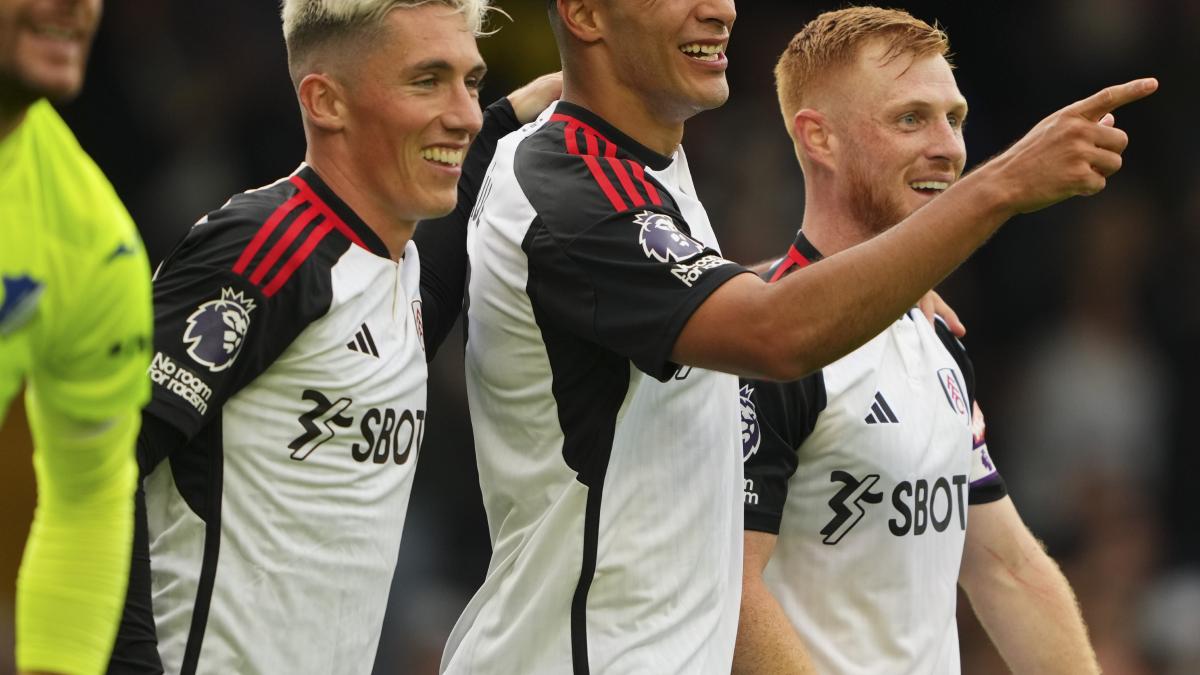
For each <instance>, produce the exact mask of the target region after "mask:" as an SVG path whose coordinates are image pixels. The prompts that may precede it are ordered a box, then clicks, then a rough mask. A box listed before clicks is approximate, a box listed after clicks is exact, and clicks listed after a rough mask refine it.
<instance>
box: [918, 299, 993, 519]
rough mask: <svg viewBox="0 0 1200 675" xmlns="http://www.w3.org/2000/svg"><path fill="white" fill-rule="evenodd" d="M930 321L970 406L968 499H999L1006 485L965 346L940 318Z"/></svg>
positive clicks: (973, 368)
mask: <svg viewBox="0 0 1200 675" xmlns="http://www.w3.org/2000/svg"><path fill="white" fill-rule="evenodd" d="M933 325H934V329H935V330H936V332H937V336H938V337H939V338H941V340H942V344H943V345H944V346H945V347H946V351H948V352H950V355H951V356H953V357H954V361H955V362H956V363H957V364H958V368H959V370H961V371H962V374H963V379H965V380H966V383H965V384H966V389H967V400H968V402H969V403H970V406H971V439H972V440H971V475H970V484H969V486H968V492H967V503H969V504H971V505H975V504H986V503H988V502H994V501H998V500H1000V499H1003V498H1004V496H1005V495H1007V494H1008V486H1007V485H1006V484H1005V482H1004V477H1003V476H1001V475H1000V470H999V469H997V468H996V462H995V460H994V459H992V456H991V453H990V452H989V450H988V445H987V424H986V423H985V422H984V418H983V409H982V408H981V407H980V406H979V401H978V400H977V399H976V397H975V366H974V365H972V363H971V358H970V357H969V356H967V348H966V347H964V346H963V343H962V342H961V341H960V340H959V339H958V338H957V337H955V335H954V333H952V332H950V328H949V327H947V326H946V324H945V323H943V322H942V320H941V319H937V320H936V321H934V324H933Z"/></svg>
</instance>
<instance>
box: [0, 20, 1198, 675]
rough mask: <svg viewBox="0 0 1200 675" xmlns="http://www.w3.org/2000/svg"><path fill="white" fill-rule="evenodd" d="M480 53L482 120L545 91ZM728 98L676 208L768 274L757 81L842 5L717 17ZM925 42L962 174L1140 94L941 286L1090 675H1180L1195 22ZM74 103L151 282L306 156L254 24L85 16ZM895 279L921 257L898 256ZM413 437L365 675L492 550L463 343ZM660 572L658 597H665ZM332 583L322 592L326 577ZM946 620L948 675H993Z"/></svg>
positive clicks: (499, 43)
mask: <svg viewBox="0 0 1200 675" xmlns="http://www.w3.org/2000/svg"><path fill="white" fill-rule="evenodd" d="M497 4H499V5H500V6H501V7H503V8H504V9H505V10H507V11H508V12H509V13H510V14H511V15H512V17H513V21H512V22H511V23H510V22H508V21H505V20H502V19H501V20H498V21H497V22H496V24H495V25H496V26H499V27H501V30H500V32H499V33H498V34H497V35H495V36H494V37H490V38H487V39H484V40H482V41H481V43H480V47H481V50H482V51H483V53H484V56H485V57H486V59H487V61H488V63H489V65H490V68H491V72H490V74H489V76H488V84H487V87H486V90H485V93H484V99H485V102H490V101H492V100H494V99H495V98H497V97H499V96H501V95H503V94H504V93H506V92H507V91H509V90H511V89H512V88H514V87H515V86H518V85H519V84H521V83H523V82H524V81H526V80H528V79H530V78H532V77H534V76H536V75H538V74H540V73H542V72H546V71H550V70H556V69H557V56H556V52H555V49H554V46H553V42H552V40H551V38H550V35H549V30H548V28H547V25H546V21H545V17H544V15H543V10H542V7H543V3H542V2H541V0H499V1H498V3H497ZM739 5H740V6H739V8H738V9H739V10H740V16H739V18H738V23H737V29H736V31H735V33H734V39H733V42H732V46H731V51H730V56H731V67H730V71H729V80H730V83H731V87H732V90H733V95H732V98H731V101H730V103H729V104H727V105H726V106H725V107H724V108H722V109H720V110H717V111H712V112H708V113H705V114H702V115H700V116H699V117H698V118H696V119H695V120H693V121H692V122H690V123H689V124H688V127H687V135H686V137H685V139H684V145H685V147H686V148H687V150H688V152H689V157H690V159H691V162H692V166H693V172H694V174H695V176H696V179H697V187H698V189H699V190H700V194H701V196H702V198H703V199H704V200H705V203H706V204H707V205H708V209H709V213H710V216H711V217H712V221H713V223H714V224H715V226H716V228H717V231H718V234H719V236H720V237H721V241H722V242H723V247H724V251H725V253H726V254H727V255H728V256H729V257H731V258H732V259H734V260H738V261H742V262H747V263H751V262H757V261H761V260H764V259H767V258H770V257H774V256H776V255H779V254H780V253H781V252H782V251H783V250H784V248H785V247H786V246H787V244H788V243H789V242H790V240H791V238H792V236H793V233H794V230H795V228H796V227H797V226H798V223H799V214H800V212H801V209H802V207H803V195H802V194H801V178H800V173H799V169H798V168H797V166H796V164H795V161H794V159H793V156H792V149H791V146H790V144H789V142H788V138H787V136H786V135H785V133H784V130H783V128H782V124H781V122H780V119H779V115H778V112H777V110H776V107H775V101H774V91H773V85H772V81H771V77H770V72H771V67H772V65H773V63H774V59H775V57H776V56H777V55H778V54H779V53H780V52H781V51H782V49H783V47H784V46H785V45H786V43H787V41H788V39H789V38H790V36H791V35H792V34H793V33H794V32H795V31H796V30H797V29H798V28H799V26H800V25H801V24H802V23H803V22H804V21H806V20H808V19H809V18H811V17H813V16H815V15H816V14H817V13H818V12H819V11H822V10H825V9H832V8H836V7H838V6H841V5H840V4H835V3H818V2H801V1H797V2H767V1H766V0H742V2H741V3H739ZM906 8H907V9H909V10H910V11H912V12H913V13H914V14H915V15H917V16H919V17H921V18H923V19H926V20H930V21H932V20H934V19H936V20H938V21H939V22H940V23H941V24H942V25H943V26H944V27H945V28H946V29H947V30H948V31H949V33H950V37H951V43H952V47H953V50H954V53H955V62H956V64H957V67H958V78H959V86H960V88H961V89H962V91H963V92H964V94H965V95H966V97H967V99H968V101H969V102H970V104H971V110H972V112H971V116H970V121H969V124H968V126H967V131H966V134H967V147H968V149H969V152H970V155H971V164H974V163H976V162H978V161H979V160H982V159H985V158H987V157H989V156H991V155H993V154H995V153H997V152H998V151H1000V150H1001V149H1003V147H1004V146H1005V145H1006V144H1008V143H1009V142H1011V141H1012V140H1014V139H1015V138H1016V137H1017V136H1018V135H1019V134H1020V133H1022V132H1023V131H1024V130H1025V129H1027V128H1028V127H1029V126H1030V125H1032V124H1033V123H1035V122H1036V121H1037V120H1039V119H1040V118H1041V117H1042V116H1044V115H1045V114H1047V113H1049V112H1051V111H1052V110H1054V109H1056V108H1058V107H1060V106H1062V105H1065V104H1066V103H1069V102H1071V101H1073V100H1075V99H1077V98H1080V97H1083V96H1085V95H1087V94H1090V93H1091V92H1092V91H1093V90H1095V89H1096V88H1098V87H1100V86H1103V85H1107V84H1110V83H1115V82H1118V81H1124V80H1127V79H1131V78H1133V77H1137V76H1144V75H1154V76H1157V77H1159V78H1160V80H1161V82H1162V86H1161V90H1160V92H1159V93H1158V94H1156V95H1155V96H1154V97H1153V98H1151V99H1150V100H1149V101H1146V102H1143V103H1140V104H1137V105H1135V106H1134V107H1132V108H1130V109H1127V110H1121V111H1118V113H1117V119H1118V122H1119V124H1120V125H1121V126H1122V127H1124V128H1125V129H1127V130H1128V131H1129V132H1130V134H1131V137H1132V139H1133V141H1132V145H1131V147H1130V149H1129V151H1128V152H1127V153H1126V164H1125V166H1126V168H1125V169H1124V170H1123V171H1122V173H1121V174H1120V175H1119V176H1118V177H1117V178H1116V179H1115V180H1114V181H1112V182H1111V183H1110V188H1109V189H1108V190H1107V191H1106V192H1105V193H1103V195H1101V196H1098V197H1095V198H1091V199H1087V200H1075V201H1072V202H1069V203H1066V204H1062V205H1059V206H1056V207H1054V208H1051V209H1049V210H1047V211H1045V212H1043V213H1041V214H1038V215H1036V216H1026V217H1020V218H1017V219H1016V222H1014V223H1012V224H1011V225H1009V226H1008V227H1006V228H1005V229H1004V230H1003V231H1001V232H1000V234H998V235H997V236H996V237H995V239H994V241H993V242H991V243H990V244H989V245H988V246H987V247H986V248H985V249H984V250H983V251H981V252H980V253H979V254H977V255H976V256H975V257H974V258H973V259H972V260H971V261H969V262H968V263H967V264H966V265H965V266H963V268H962V269H960V270H959V271H958V272H957V273H956V274H955V275H954V276H953V277H951V278H950V279H949V280H948V281H947V282H946V283H945V284H944V285H943V287H942V288H941V289H940V290H942V291H943V293H944V295H945V296H946V297H947V298H948V299H949V300H950V301H951V303H952V304H953V305H954V307H955V308H956V309H957V310H958V312H959V313H960V314H961V315H962V317H963V318H964V319H965V321H966V322H967V324H968V326H969V328H970V334H969V336H968V340H967V345H968V348H969V349H970V351H971V354H972V356H973V358H974V360H975V363H976V369H977V371H978V373H979V382H980V390H981V393H980V400H981V401H982V403H983V404H984V406H985V410H986V411H987V412H988V416H989V421H990V424H989V427H990V428H989V432H990V433H989V435H990V448H991V450H992V453H993V455H994V456H995V457H996V459H997V461H998V463H999V466H1000V468H1001V470H1002V472H1003V473H1004V475H1005V476H1006V478H1007V480H1008V483H1009V487H1010V491H1011V493H1012V495H1013V497H1014V499H1015V500H1016V502H1017V506H1018V508H1019V509H1020V510H1021V512H1022V514H1023V515H1024V516H1025V518H1026V520H1027V521H1029V522H1030V523H1031V525H1032V527H1033V528H1034V531H1035V533H1036V534H1037V535H1038V536H1039V537H1041V538H1042V539H1043V540H1044V541H1045V542H1046V544H1047V545H1048V546H1049V548H1050V550H1051V552H1052V553H1053V554H1054V555H1055V557H1056V558H1058V560H1059V561H1060V562H1061V564H1062V565H1063V567H1064V568H1065V570H1066V572H1067V574H1068V576H1069V577H1070V578H1071V581H1072V583H1073V584H1074V587H1075V589H1076V592H1077V593H1078V595H1079V599H1080V602H1081V604H1082V606H1083V612H1084V615H1085V617H1086V619H1087V621H1088V624H1089V627H1090V630H1091V635H1092V638H1093V641H1094V643H1095V645H1096V647H1097V650H1098V651H1099V653H1100V657H1101V661H1102V663H1103V664H1104V666H1105V671H1106V672H1107V673H1110V674H1114V675H1125V674H1138V675H1140V674H1143V673H1167V674H1170V675H1179V674H1183V673H1200V537H1198V536H1197V533H1198V532H1200V507H1198V506H1197V504H1196V500H1195V497H1194V487H1193V481H1194V480H1195V477H1196V476H1200V452H1198V450H1200V448H1198V447H1197V444H1196V440H1195V435H1194V433H1193V427H1194V425H1195V420H1193V419H1192V415H1195V414H1197V412H1196V411H1197V409H1198V408H1197V406H1198V404H1200V396H1197V395H1196V394H1195V393H1194V391H1193V387H1194V383H1195V382H1196V380H1197V379H1198V378H1200V354H1198V350H1197V347H1200V266H1197V264H1196V262H1195V261H1196V260H1197V259H1198V256H1197V254H1198V253H1200V162H1197V161H1196V157H1197V155H1198V154H1200V133H1198V132H1197V122H1196V121H1195V111H1196V109H1197V107H1198V104H1200V81H1198V76H1197V73H1200V50H1197V48H1196V43H1197V40H1198V38H1200V2H1196V0H1058V1H1055V2H1045V3H1036V4H1034V3H1027V4H1026V3H1021V4H1020V5H1014V4H1012V3H986V4H985V3H907V5H906ZM106 12H107V14H106V16H105V17H104V21H103V23H102V26H101V31H100V34H99V36H98V38H97V42H96V46H95V51H94V54H93V57H92V64H91V67H90V70H89V76H88V82H87V86H86V88H85V90H84V93H83V95H82V96H81V97H80V99H79V100H78V101H76V102H74V103H72V104H71V105H69V106H66V107H65V108H64V110H63V112H64V115H65V117H66V118H67V120H68V122H69V123H70V124H71V126H72V127H73V128H74V129H75V131H76V133H77V134H78V136H79V139H80V141H81V142H82V144H83V146H84V147H85V148H86V149H87V150H88V151H89V152H90V153H91V154H92V155H93V157H94V158H95V159H96V161H97V162H98V163H99V164H100V166H101V167H102V168H103V169H104V171H105V172H107V174H108V175H109V177H110V178H111V180H112V182H113V183H114V184H115V185H116V188H117V190H118V192H119V193H120V194H121V196H122V197H123V198H124V200H125V202H126V204H127V205H128V206H129V209H130V210H131V211H132V213H133V215H134V218H135V220H136V221H137V222H138V224H139V226H140V228H141V231H142V234H143V237H144V238H145V241H146V244H147V247H148V248H149V251H150V257H151V260H152V261H153V262H155V263H157V262H158V261H159V260H161V259H162V258H163V257H164V256H165V255H166V254H167V253H168V252H169V250H170V249H171V247H172V246H173V245H174V243H175V242H176V241H177V240H178V239H179V238H180V237H181V236H182V235H183V233H184V232H185V231H186V230H187V228H188V227H189V226H190V225H191V224H192V223H193V222H194V221H195V220H197V219H198V218H199V217H200V216H201V215H203V214H204V213H205V212H206V211H207V210H208V209H211V208H215V207H217V206H219V205H220V204H221V203H222V202H224V200H225V199H226V198H227V196H228V195H230V194H231V193H234V192H238V191H241V190H244V189H247V188H249V187H252V186H259V185H264V184H267V183H269V182H271V181H273V180H274V179H276V178H278V177H279V176H282V175H285V174H287V173H289V172H291V171H292V170H293V169H294V168H295V166H296V165H297V164H298V163H299V162H300V160H301V159H302V157H303V150H304V145H303V143H304V139H303V135H302V133H301V128H300V122H299V115H298V111H297V106H296V104H295V100H294V97H293V93H292V90H291V85H290V83H289V81H288V77H287V72H286V65H285V57H284V49H283V41H282V37H281V34H280V28H279V22H278V18H277V9H276V6H275V3H274V2H269V1H265V0H255V1H253V2H232V1H229V0H224V1H219V2H179V1H173V2H161V1H159V0H123V1H121V2H112V1H110V2H108V3H107V7H106ZM911 254H912V255H914V256H919V255H921V252H920V251H912V252H911ZM431 372H432V382H431V384H430V403H429V408H430V416H429V428H428V432H427V433H426V435H425V446H424V450H423V452H422V457H421V461H420V469H419V471H418V473H417V481H416V488H415V491H414V493H413V498H412V504H411V510H410V514H409V518H408V526H407V527H408V530H407V532H406V533H405V535H404V544H403V546H402V548H401V555H400V565H399V569H398V570H397V573H396V578H395V583H394V584H393V588H392V593H391V610H390V613H389V618H388V620H387V623H386V625H385V626H384V631H383V638H382V640H381V643H380V658H379V662H378V664H377V667H376V672H378V673H434V672H436V665H437V662H438V659H439V656H440V652H441V646H442V644H443V642H444V639H445V636H446V634H447V632H448V630H449V628H450V626H451V625H452V623H453V621H454V619H455V618H456V617H457V615H458V612H459V610H460V609H461V607H462V606H463V605H464V604H465V602H466V601H467V599H468V598H469V597H470V594H471V592H472V591H473V590H474V588H475V587H476V585H477V584H478V583H479V581H480V580H481V579H482V576H483V573H484V570H485V568H486V564H487V560H488V553H489V545H488V538H487V527H486V522H485V520H484V516H483V510H482V506H481V503H480V499H479V496H478V486H477V478H476V475H475V472H474V460H473V449H472V441H471V435H470V431H469V426H468V424H467V420H468V417H467V412H466V402H465V396H464V394H463V390H462V385H461V380H462V367H461V333H457V334H456V335H455V336H454V337H452V338H451V339H450V341H449V343H448V344H447V345H446V346H445V347H444V348H443V349H442V351H441V353H440V354H439V356H438V359H437V362H436V363H435V365H434V367H433V368H432V371H431ZM0 447H2V448H3V451H2V452H0V472H2V475H3V476H4V489H3V490H0V525H2V535H0V537H2V541H3V546H2V547H0V552H2V557H0V578H2V579H3V584H0V673H2V672H4V671H5V669H9V670H11V668H12V656H11V650H12V625H11V622H12V596H13V583H12V580H13V578H14V576H15V570H16V566H17V563H18V560H19V557H20V552H21V548H22V545H23V542H24V537H25V533H26V531H27V528H28V520H29V512H30V508H31V505H32V503H33V489H32V487H31V485H32V479H31V477H30V474H31V470H30V467H29V454H30V451H29V444H28V439H27V430H26V428H25V427H24V424H23V411H22V410H21V409H20V408H19V407H18V408H16V409H14V410H13V411H11V413H10V414H9V416H8V420H7V422H6V423H5V427H4V429H3V435H2V436H0ZM669 573H670V572H669V570H664V574H669ZM331 582H332V583H337V581H336V580H331ZM966 607H967V606H966V604H965V600H963V601H960V608H961V611H960V612H959V614H960V623H961V624H962V644H963V663H964V672H966V673H993V672H1003V664H1002V663H1001V662H1000V661H999V660H998V658H997V657H996V656H995V654H994V652H993V651H992V649H991V647H990V646H989V644H988V642H987V639H986V636H984V635H983V633H982V631H981V630H980V629H979V627H978V626H977V625H976V624H975V622H974V621H973V619H972V618H971V612H970V610H969V609H967V608H966Z"/></svg>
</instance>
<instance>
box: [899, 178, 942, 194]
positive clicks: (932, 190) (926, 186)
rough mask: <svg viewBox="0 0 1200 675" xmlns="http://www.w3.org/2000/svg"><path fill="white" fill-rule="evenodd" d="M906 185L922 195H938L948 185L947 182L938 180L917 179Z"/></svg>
mask: <svg viewBox="0 0 1200 675" xmlns="http://www.w3.org/2000/svg"><path fill="white" fill-rule="evenodd" d="M908 186H909V187H910V188H912V189H914V190H916V191H917V192H919V193H921V194H923V195H929V196H931V197H932V196H934V195H940V194H941V193H942V192H943V191H945V189H946V188H948V187H950V184H949V183H945V182H942V181H940V180H918V181H913V182H912V183H909V184H908Z"/></svg>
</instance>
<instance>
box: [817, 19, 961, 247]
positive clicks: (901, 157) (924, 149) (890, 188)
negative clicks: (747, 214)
mask: <svg viewBox="0 0 1200 675" xmlns="http://www.w3.org/2000/svg"><path fill="white" fill-rule="evenodd" d="M885 51H886V49H885V46H884V45H883V43H881V42H878V41H875V42H871V43H868V44H867V45H865V46H864V48H863V49H862V50H861V52H860V54H859V57H858V59H857V60H856V61H855V62H854V63H853V64H852V65H849V66H847V67H846V72H845V73H843V74H841V76H840V77H836V79H837V84H833V85H832V86H834V87H837V88H838V89H840V90H841V91H840V92H838V94H840V95H837V96H836V99H837V103H836V104H834V105H835V106H836V107H837V109H838V110H837V115H836V116H832V117H836V118H837V119H838V122H837V123H836V126H835V135H837V136H838V137H839V139H838V141H839V142H838V143H837V146H836V149H835V151H834V158H835V164H836V166H837V182H838V193H839V195H840V196H841V198H842V199H845V200H847V201H848V202H849V206H850V210H851V213H853V214H854V216H855V217H856V219H857V220H858V222H859V224H860V225H862V226H864V227H865V228H866V230H867V231H869V232H872V233H878V232H882V231H883V230H886V229H887V228H889V227H891V226H892V225H895V224H896V223H898V222H900V221H901V220H903V219H904V218H906V217H908V216H909V215H910V214H911V213H912V212H913V211H916V210H917V209H919V208H920V207H922V206H924V205H925V204H927V203H929V201H930V200H931V199H933V198H934V197H936V196H937V195H938V194H941V192H942V191H944V190H945V189H946V188H947V187H949V186H950V185H951V184H952V183H954V181H956V180H958V178H959V176H961V175H962V171H963V166H964V164H965V163H966V159H967V153H966V145H965V143H964V142H963V122H964V121H965V120H966V116H967V102H966V100H965V99H964V98H963V96H962V94H961V93H960V92H959V90H958V84H957V83H956V82H955V80H954V73H953V71H952V70H951V68H950V64H949V63H947V61H946V59H945V58H943V57H942V56H940V55H936V54H934V55H929V56H917V57H913V56H912V55H910V54H902V55H900V56H898V57H897V58H894V59H892V60H891V61H890V62H885V60H884V58H883V57H884V54H885Z"/></svg>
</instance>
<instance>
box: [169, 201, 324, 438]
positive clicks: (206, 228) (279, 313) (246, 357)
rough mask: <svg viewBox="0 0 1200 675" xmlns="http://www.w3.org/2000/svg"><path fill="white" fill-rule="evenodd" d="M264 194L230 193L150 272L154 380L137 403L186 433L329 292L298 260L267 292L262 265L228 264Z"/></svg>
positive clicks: (260, 214)
mask: <svg viewBox="0 0 1200 675" xmlns="http://www.w3.org/2000/svg"><path fill="white" fill-rule="evenodd" d="M263 199H265V198H264V197H262V196H256V195H254V194H253V193H251V194H248V195H239V196H238V197H235V198H234V199H233V200H232V201H231V202H230V203H229V204H227V205H226V206H225V207H223V208H222V209H221V210H219V211H216V212H214V213H212V214H210V215H209V216H208V218H207V219H205V220H204V221H202V222H201V223H199V224H197V225H196V226H195V227H194V228H193V229H192V230H191V232H189V234H188V236H187V237H185V238H184V240H183V242H182V243H181V244H180V245H179V247H177V248H176V249H175V251H173V252H172V254H171V256H170V257H168V258H167V260H166V261H165V262H163V264H162V266H161V267H160V268H159V270H158V272H157V273H156V274H155V278H154V349H155V354H154V358H153V359H152V361H151V365H150V379H151V381H152V383H153V388H152V395H151V400H150V403H149V405H148V406H147V408H146V410H147V411H148V412H151V413H153V414H154V415H155V416H157V417H158V418H159V419H161V420H163V421H165V422H167V423H169V424H170V425H171V426H173V427H175V428H176V429H178V430H179V431H180V432H182V433H183V435H184V436H185V438H186V439H188V440H190V439H191V438H192V437H193V436H195V434H196V433H197V432H198V431H199V430H200V429H201V428H202V427H203V426H204V425H205V424H206V422H207V421H208V420H209V419H211V418H212V417H213V416H214V415H216V414H218V412H219V411H220V409H221V406H222V405H224V403H225V401H227V400H228V399H229V398H230V397H232V396H233V395H234V394H236V393H237V392H238V391H239V390H241V388H242V387H244V386H245V385H246V384H247V383H249V382H250V381H251V380H253V379H254V378H255V377H257V376H258V375H259V374H260V373H262V372H263V371H264V370H266V369H267V368H268V367H269V366H270V365H271V364H272V363H273V362H274V361H275V359H276V358H278V356H279V355H280V354H281V353H282V352H283V351H284V350H285V349H286V348H287V347H288V345H290V344H291V342H292V341H293V340H294V339H295V338H296V336H297V335H299V334H300V332H301V331H302V330H304V328H305V327H307V325H308V324H309V323H311V322H312V321H313V320H314V319H315V318H316V317H319V316H320V315H322V314H324V312H325V311H327V310H328V307H329V303H330V301H331V298H332V287H331V282H330V279H329V275H328V274H321V272H320V270H319V269H317V268H314V267H313V266H312V265H310V264H309V263H307V262H306V263H305V264H304V265H302V266H301V267H300V268H299V269H297V270H295V272H294V274H293V275H292V276H291V277H289V279H288V281H287V283H286V284H285V285H283V286H282V287H281V288H279V289H278V290H277V291H274V292H272V293H270V294H268V293H267V292H266V291H265V290H264V284H265V283H266V282H267V281H268V280H269V279H271V277H270V276H269V275H268V276H264V277H262V278H260V277H259V276H258V275H256V273H255V270H256V269H257V268H264V272H265V267H268V266H262V265H259V266H257V268H256V266H255V265H253V264H251V265H249V266H247V267H245V268H243V269H242V271H241V272H238V271H235V269H236V265H237V260H238V258H239V257H240V256H241V254H242V253H243V251H245V250H246V249H247V246H248V245H249V243H250V241H251V239H252V237H253V236H254V235H255V234H256V233H257V232H258V231H259V229H260V226H261V224H262V223H263V221H264V220H266V218H268V217H269V216H270V214H271V213H272V212H273V211H274V207H275V204H273V203H270V202H267V203H257V202H261V201H262V200H263ZM278 229H279V230H283V229H285V228H278ZM272 243H273V242H271V241H269V240H268V242H267V245H266V246H262V247H261V248H262V250H263V251H264V252H265V250H268V249H271V248H272ZM320 253H321V251H320V250H319V249H318V251H317V253H316V254H314V257H315V256H316V255H318V254H320ZM259 255H262V253H260V254H259ZM310 259H311V258H310ZM268 287H269V286H268Z"/></svg>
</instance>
